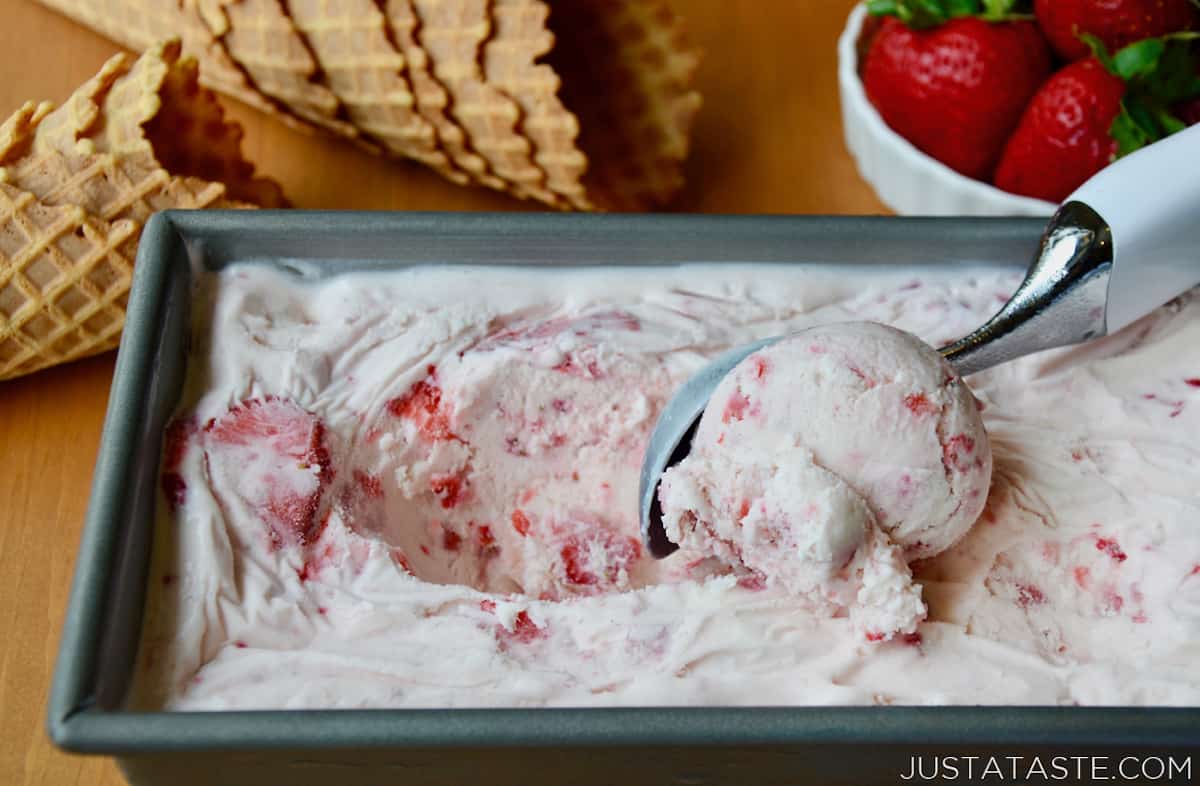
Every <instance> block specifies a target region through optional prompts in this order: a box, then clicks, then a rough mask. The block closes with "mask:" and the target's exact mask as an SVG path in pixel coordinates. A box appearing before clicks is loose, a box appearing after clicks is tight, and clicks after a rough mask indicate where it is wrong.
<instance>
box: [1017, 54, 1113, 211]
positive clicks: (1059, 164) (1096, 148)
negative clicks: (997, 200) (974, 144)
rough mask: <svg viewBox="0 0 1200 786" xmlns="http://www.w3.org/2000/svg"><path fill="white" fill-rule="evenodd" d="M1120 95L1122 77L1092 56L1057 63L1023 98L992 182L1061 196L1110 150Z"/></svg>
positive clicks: (1057, 198) (1108, 156) (1052, 198)
mask: <svg viewBox="0 0 1200 786" xmlns="http://www.w3.org/2000/svg"><path fill="white" fill-rule="evenodd" d="M1124 97H1125V82H1124V81H1123V80H1122V79H1121V78H1120V77H1117V76H1114V75H1112V74H1110V73H1109V72H1108V71H1106V70H1104V66H1102V65H1100V62H1099V61H1098V60H1096V58H1094V57H1089V58H1088V59H1086V60H1080V61H1078V62H1076V63H1072V64H1071V65H1069V66H1067V67H1065V68H1063V69H1062V70H1061V71H1059V72H1058V73H1057V74H1055V75H1054V76H1053V77H1051V79H1050V81H1049V82H1047V83H1046V84H1045V86H1044V87H1042V89H1041V90H1039V91H1038V94H1037V95H1036V96H1034V97H1033V100H1032V101H1030V102H1029V108H1028V109H1027V110H1025V115H1024V117H1022V118H1021V124H1020V126H1018V127H1017V130H1016V132H1015V133H1014V134H1013V136H1012V139H1010V140H1009V142H1008V146H1007V147H1006V148H1005V151H1004V158H1003V159H1001V161H1000V167H999V168H998V169H997V170H996V185H997V186H998V187H999V188H1002V189H1004V190H1005V191H1011V192H1012V193H1014V194H1024V195H1025V196H1031V197H1038V198H1040V199H1048V200H1050V201H1051V202H1058V201H1060V200H1062V199H1063V198H1064V197H1066V196H1067V194H1069V193H1071V191H1073V190H1074V189H1075V188H1077V187H1078V186H1079V185H1080V184H1081V183H1083V181H1085V180H1087V179H1088V178H1089V177H1091V176H1092V175H1093V174H1095V173H1096V172H1099V171H1100V170H1101V169H1102V168H1103V167H1104V166H1105V165H1107V164H1108V163H1109V162H1110V161H1112V159H1113V156H1115V155H1116V153H1117V142H1116V140H1115V139H1113V138H1112V136H1111V135H1110V134H1109V128H1111V127H1112V124H1113V120H1115V119H1116V117H1117V115H1118V114H1120V112H1121V99H1122V98H1124Z"/></svg>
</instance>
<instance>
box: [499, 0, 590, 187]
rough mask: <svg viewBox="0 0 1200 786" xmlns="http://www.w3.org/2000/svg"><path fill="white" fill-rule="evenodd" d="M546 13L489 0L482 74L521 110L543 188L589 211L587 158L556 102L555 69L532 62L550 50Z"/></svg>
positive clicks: (518, 1) (575, 124)
mask: <svg viewBox="0 0 1200 786" xmlns="http://www.w3.org/2000/svg"><path fill="white" fill-rule="evenodd" d="M549 13H550V9H549V7H548V6H547V5H546V3H545V2H543V1H542V0H492V25H493V35H492V37H491V39H490V40H489V41H488V42H487V45H486V46H485V47H484V55H483V69H484V75H485V77H486V78H487V81H488V82H490V83H491V84H494V85H495V86H496V87H497V88H498V89H500V90H502V91H504V93H505V94H506V95H508V96H510V97H511V98H512V99H513V100H514V101H516V102H517V105H518V106H519V107H520V109H521V113H522V118H521V122H520V130H521V132H522V133H523V134H524V135H525V136H526V137H527V138H528V139H529V140H530V141H531V142H532V143H533V150H534V154H533V160H534V162H535V163H536V164H537V165H538V167H539V168H540V169H541V170H542V171H543V172H545V173H546V186H547V187H548V188H549V189H550V190H551V191H553V192H554V193H555V194H557V195H559V196H562V197H563V198H564V199H566V200H567V201H568V202H569V203H570V204H571V206H572V207H574V208H577V209H580V210H588V209H590V208H591V203H590V202H589V201H588V199H587V196H586V194H585V191H584V187H583V183H582V182H581V178H582V177H583V173H584V171H585V170H586V169H587V157H586V156H584V155H583V153H581V152H579V149H578V148H577V147H576V146H575V138H576V137H577V136H578V135H579V121H578V120H576V118H575V115H573V114H571V113H570V112H568V111H567V109H566V107H564V106H563V103H562V101H560V100H559V98H558V89H559V81H560V80H559V78H558V75H557V74H555V73H554V69H553V68H551V67H550V66H548V65H544V64H539V63H537V62H536V61H537V60H538V59H539V58H540V57H542V56H543V55H545V54H546V53H547V52H549V51H550V49H551V48H552V47H553V46H554V34H553V33H551V32H550V31H549V30H547V29H546V18H547V16H548V15H549Z"/></svg>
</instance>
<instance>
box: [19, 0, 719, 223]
mask: <svg viewBox="0 0 1200 786" xmlns="http://www.w3.org/2000/svg"><path fill="white" fill-rule="evenodd" d="M39 2H42V3H44V4H46V5H48V6H50V7H52V8H55V9H57V10H59V11H61V12H63V13H66V14H67V15H69V16H71V17H72V18H74V19H76V20H78V21H80V22H82V23H83V24H85V25H88V26H90V27H92V28H94V29H96V30H97V31H99V32H101V33H103V34H105V35H108V36H110V37H112V38H114V39H115V40H117V41H118V42H119V43H122V44H124V45H126V46H130V47H134V48H137V49H141V50H145V49H147V48H149V47H151V46H153V45H154V42H155V41H157V40H159V39H161V38H162V37H163V36H164V35H168V34H169V33H170V32H171V31H173V30H178V31H180V35H181V36H182V42H183V47H184V54H187V55H192V56H194V57H195V58H196V59H197V60H198V61H199V62H200V80H201V82H202V83H204V84H206V85H209V86H211V87H213V88H214V89H216V90H219V91H223V92H226V93H228V94H229V95H231V96H233V97H234V98H238V99H240V100H242V101H245V102H247V103H250V104H252V105H254V106H257V107H260V108H263V109H265V110H266V111H268V112H271V113H273V114H275V115H276V116H278V117H281V118H283V119H284V120H286V121H288V122H290V123H291V124H293V125H296V126H298V127H300V128H303V129H313V128H319V129H323V130H325V131H328V132H332V133H334V134H337V135H339V136H342V137H345V138H347V139H350V140H353V141H354V142H355V143H357V144H359V145H360V146H362V147H364V148H365V149H367V150H370V151H372V152H377V153H383V154H386V155H392V156H397V157H404V158H410V159H414V160H416V161H419V162H421V163H424V164H426V165H428V166H430V167H433V168H434V169H435V170H436V171H438V172H439V173H441V174H442V175H443V176H445V177H447V178H449V179H451V180H453V181H454V182H456V183H475V184H479V185H484V186H487V187H490V188H494V189H497V190H501V191H505V192H507V193H510V194H513V195H514V196H517V197H520V198H526V199H534V200H537V201H539V202H541V203H543V204H545V205H548V206H550V207H554V208H558V209H576V210H590V209H608V210H645V209H649V208H654V207H658V206H662V205H664V204H666V203H667V202H668V201H669V200H670V199H671V198H672V197H673V196H674V195H675V194H676V193H677V192H678V190H679V189H680V187H681V186H682V184H683V161H684V159H685V158H686V156H687V151H688V137H689V134H690V131H691V125H692V120H693V117H694V115H695V113H696V110H697V109H698V107H699V105H700V96H699V94H698V93H696V92H695V91H694V90H693V89H692V86H691V85H692V79H693V76H694V72H695V69H696V65H697V62H698V56H697V54H696V53H695V52H694V51H693V50H692V49H691V48H690V46H689V45H688V43H687V42H686V40H685V38H684V34H683V30H682V27H681V22H680V20H679V19H678V18H677V17H676V16H675V15H674V14H673V13H672V12H671V9H670V7H669V6H668V4H667V2H668V0H558V2H555V3H554V4H553V7H552V8H551V6H550V4H549V3H548V2H547V1H546V0H39Z"/></svg>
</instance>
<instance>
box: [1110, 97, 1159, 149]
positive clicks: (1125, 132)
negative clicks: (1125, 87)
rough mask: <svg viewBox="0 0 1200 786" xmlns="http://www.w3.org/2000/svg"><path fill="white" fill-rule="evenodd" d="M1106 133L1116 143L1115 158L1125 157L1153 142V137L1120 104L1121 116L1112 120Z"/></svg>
mask: <svg viewBox="0 0 1200 786" xmlns="http://www.w3.org/2000/svg"><path fill="white" fill-rule="evenodd" d="M1108 133H1109V136H1111V137H1112V138H1113V139H1114V140H1116V142H1117V158H1121V157H1122V156H1127V155H1129V154H1130V153H1132V152H1134V151H1135V150H1140V149H1142V148H1143V147H1145V146H1146V145H1148V144H1150V143H1151V142H1153V141H1155V140H1154V139H1153V135H1152V134H1150V133H1148V132H1147V131H1146V129H1145V128H1144V127H1143V126H1142V124H1141V123H1140V122H1139V121H1138V120H1137V118H1136V117H1135V116H1134V113H1133V112H1131V111H1130V110H1129V107H1128V106H1127V105H1126V104H1125V103H1122V104H1121V114H1119V115H1117V117H1116V118H1115V119H1114V120H1113V122H1112V126H1111V127H1110V128H1109V129H1108Z"/></svg>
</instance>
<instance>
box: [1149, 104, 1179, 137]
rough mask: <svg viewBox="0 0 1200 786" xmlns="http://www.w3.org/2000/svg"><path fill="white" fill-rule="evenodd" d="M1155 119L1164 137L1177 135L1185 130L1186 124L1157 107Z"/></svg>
mask: <svg viewBox="0 0 1200 786" xmlns="http://www.w3.org/2000/svg"><path fill="white" fill-rule="evenodd" d="M1154 116H1155V119H1157V120H1158V125H1159V126H1160V127H1161V128H1162V129H1163V131H1165V132H1166V134H1165V136H1170V135H1171V134H1177V133H1179V132H1180V131H1182V130H1183V129H1185V128H1187V123H1185V122H1183V121H1182V120H1180V119H1179V118H1177V117H1175V115H1173V114H1171V113H1170V112H1169V111H1167V110H1166V109H1163V108H1161V107H1159V108H1158V109H1157V110H1155V114H1154Z"/></svg>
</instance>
